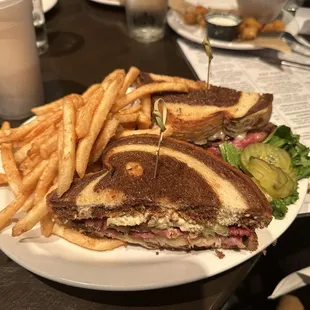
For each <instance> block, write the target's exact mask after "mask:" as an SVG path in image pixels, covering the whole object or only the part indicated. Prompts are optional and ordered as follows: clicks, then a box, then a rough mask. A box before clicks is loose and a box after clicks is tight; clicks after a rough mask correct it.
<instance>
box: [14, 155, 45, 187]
mask: <svg viewBox="0 0 310 310" xmlns="http://www.w3.org/2000/svg"><path fill="white" fill-rule="evenodd" d="M47 164H48V160H42V161H41V162H40V163H39V164H38V165H36V166H35V168H34V169H33V170H32V171H30V172H29V173H28V174H27V175H26V176H25V177H24V179H23V181H22V184H21V189H20V190H21V192H22V193H26V192H29V191H32V190H34V189H35V187H36V186H37V183H38V181H39V179H40V176H41V175H42V173H43V171H44V169H45V167H46V166H47Z"/></svg>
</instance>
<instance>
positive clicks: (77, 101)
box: [31, 94, 84, 115]
mask: <svg viewBox="0 0 310 310" xmlns="http://www.w3.org/2000/svg"><path fill="white" fill-rule="evenodd" d="M67 97H71V100H72V101H73V102H74V105H75V107H76V108H79V107H81V106H83V105H84V100H83V97H82V96H81V95H78V94H71V95H67V96H66V97H63V98H60V99H58V100H55V101H53V102H51V103H48V104H45V105H42V106H39V107H36V108H33V109H32V110H31V111H32V113H34V114H35V115H44V114H48V113H54V112H59V110H62V108H63V102H64V100H65V98H67Z"/></svg>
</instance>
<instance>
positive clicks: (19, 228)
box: [12, 197, 48, 237]
mask: <svg viewBox="0 0 310 310" xmlns="http://www.w3.org/2000/svg"><path fill="white" fill-rule="evenodd" d="M47 213H48V209H47V203H46V199H45V197H44V198H43V199H42V200H41V201H40V202H39V203H38V204H36V205H35V206H34V207H33V208H32V209H31V210H30V211H29V212H28V213H27V214H26V215H25V217H23V218H22V219H21V220H19V221H18V222H17V223H16V225H15V226H14V227H13V229H12V236H13V237H16V236H20V235H21V234H23V233H24V232H26V231H28V230H30V229H32V228H33V227H34V226H35V225H36V224H37V223H38V222H39V221H40V220H41V219H42V218H43V217H44V216H45V215H46V214H47Z"/></svg>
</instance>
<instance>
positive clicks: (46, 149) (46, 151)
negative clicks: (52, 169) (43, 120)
mask: <svg viewBox="0 0 310 310" xmlns="http://www.w3.org/2000/svg"><path fill="white" fill-rule="evenodd" d="M61 127H62V125H61ZM58 134H59V132H58ZM57 145H58V135H57V134H55V135H53V136H51V137H50V138H49V139H48V140H47V141H45V142H44V143H42V144H41V146H40V150H39V153H40V156H41V157H42V158H44V159H47V158H49V156H50V155H51V154H52V153H54V152H55V151H56V150H57Z"/></svg>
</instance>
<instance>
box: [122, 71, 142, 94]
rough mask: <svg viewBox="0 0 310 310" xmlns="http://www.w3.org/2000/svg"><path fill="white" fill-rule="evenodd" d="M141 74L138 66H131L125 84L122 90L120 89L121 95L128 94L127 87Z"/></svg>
mask: <svg viewBox="0 0 310 310" xmlns="http://www.w3.org/2000/svg"><path fill="white" fill-rule="evenodd" d="M139 74H140V70H139V69H138V68H136V67H131V68H130V69H129V71H128V73H127V74H126V77H125V80H124V83H123V86H122V88H121V90H120V91H119V95H120V96H123V95H125V94H126V91H127V89H128V88H129V86H131V85H132V84H133V83H134V81H135V80H136V79H137V77H138V76H139Z"/></svg>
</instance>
